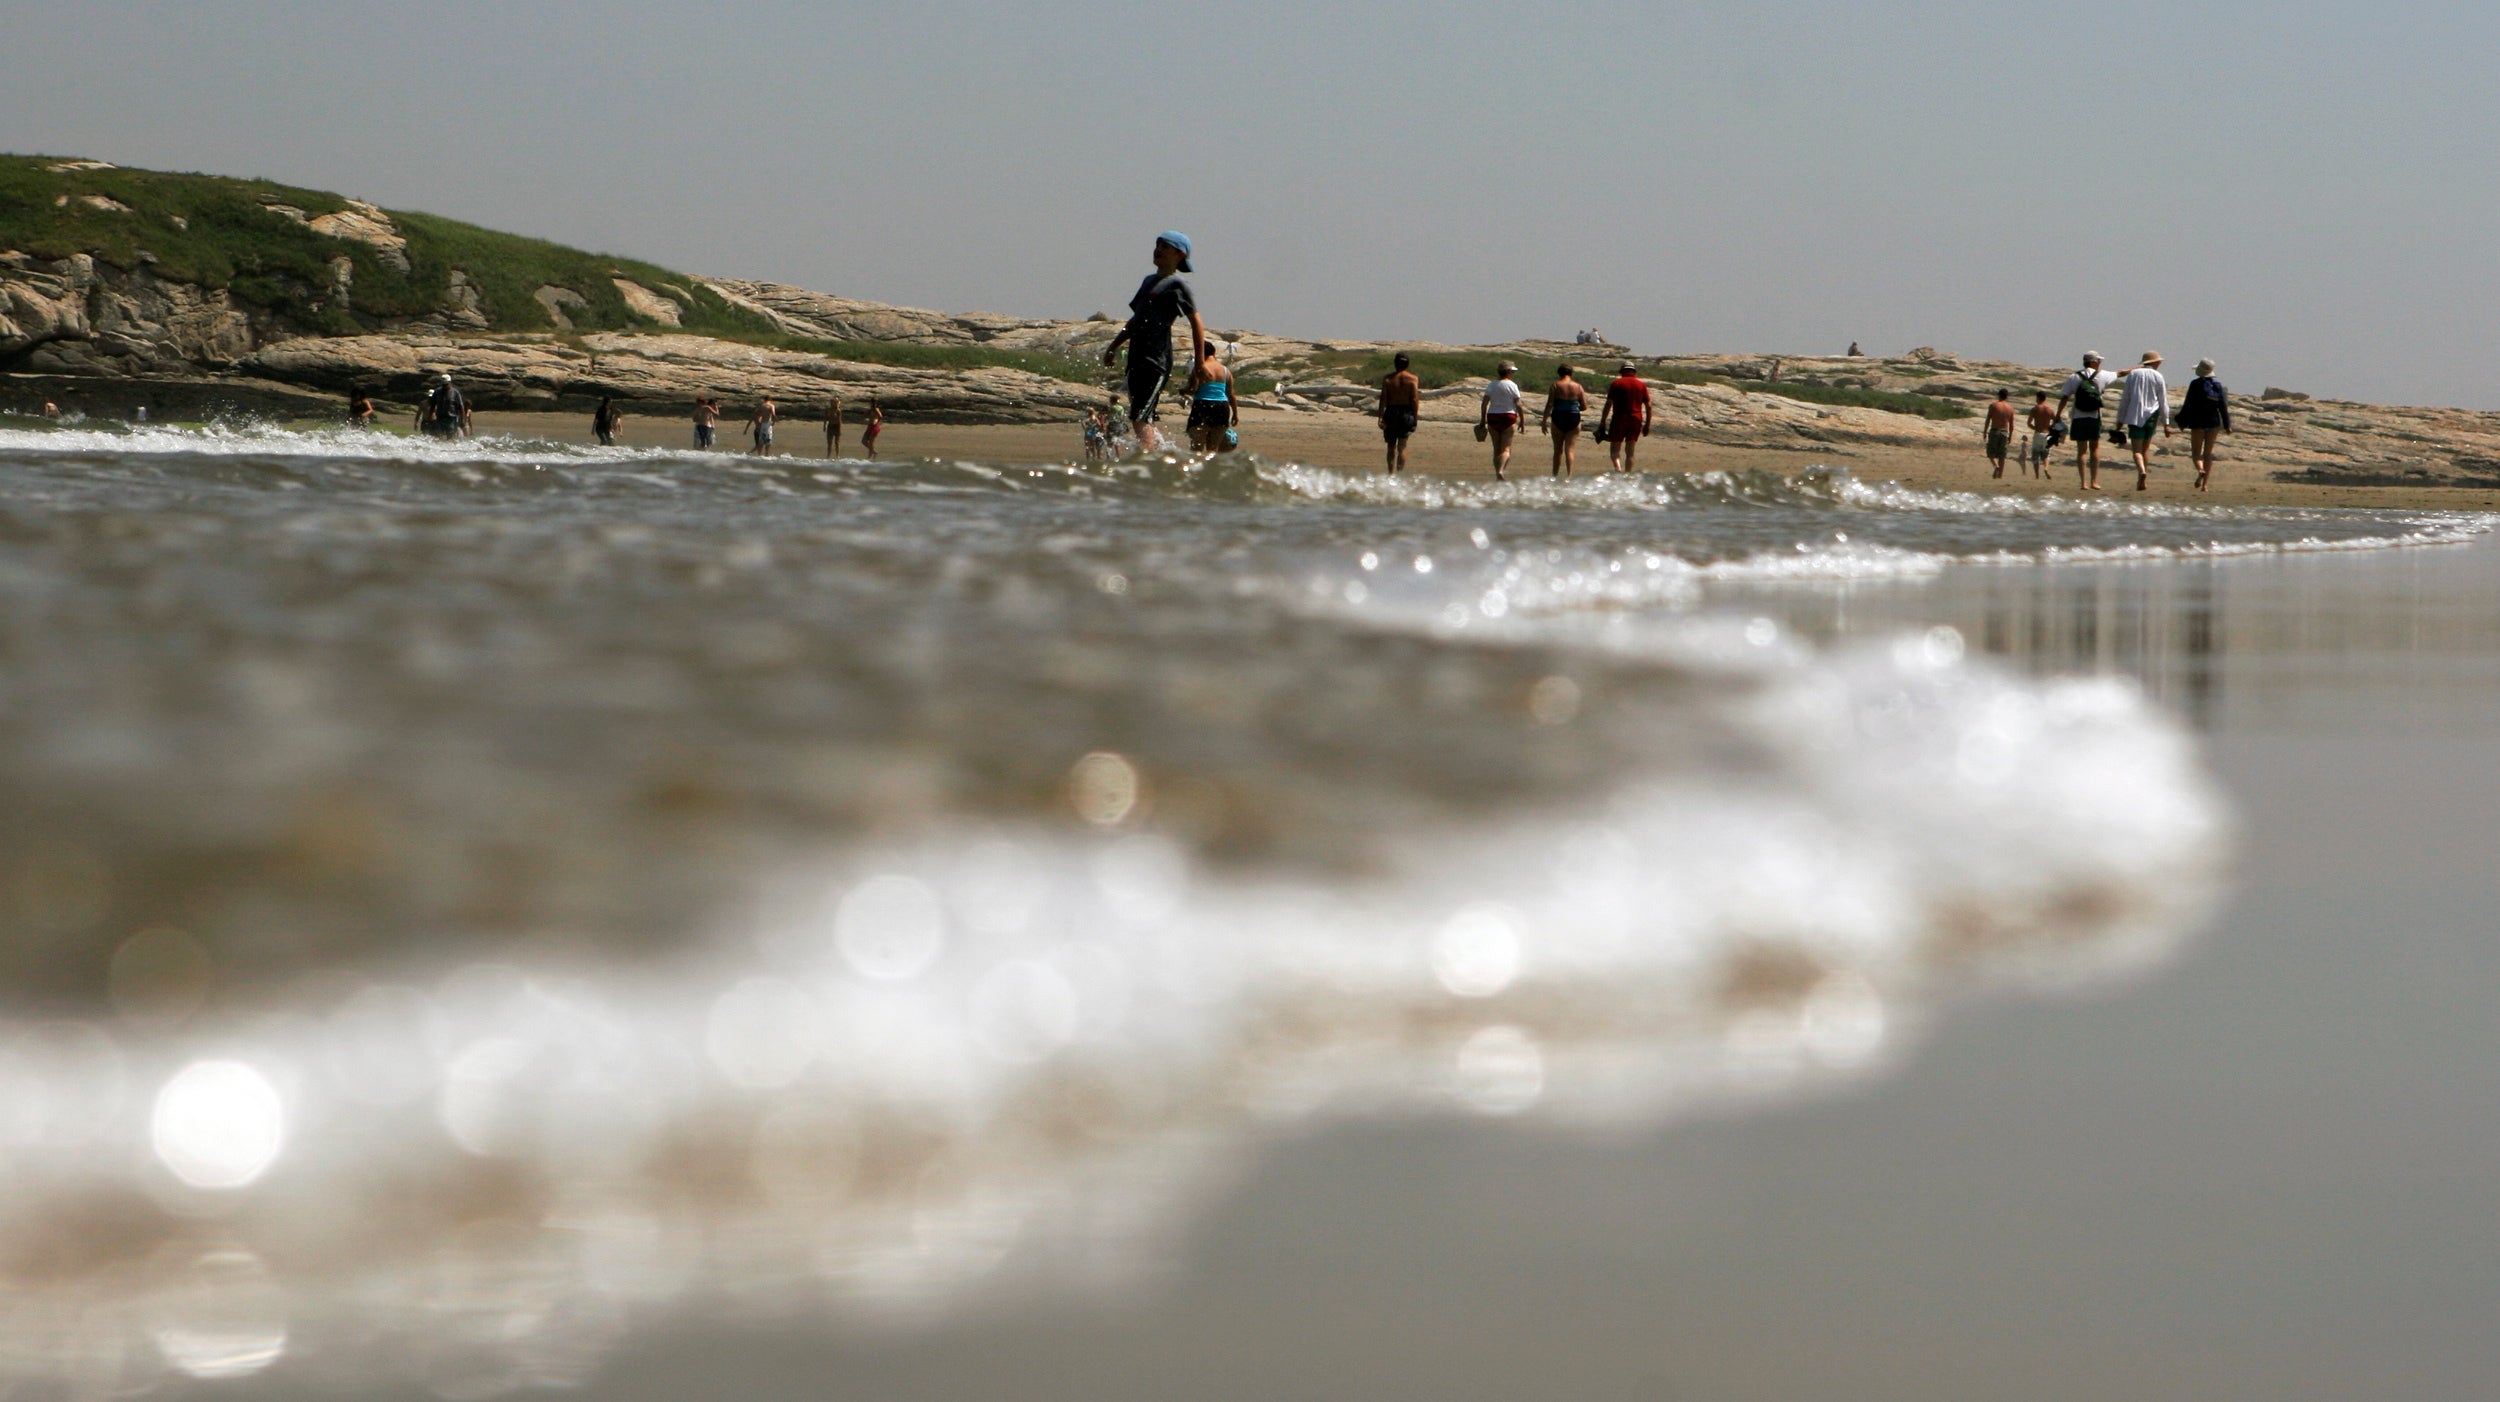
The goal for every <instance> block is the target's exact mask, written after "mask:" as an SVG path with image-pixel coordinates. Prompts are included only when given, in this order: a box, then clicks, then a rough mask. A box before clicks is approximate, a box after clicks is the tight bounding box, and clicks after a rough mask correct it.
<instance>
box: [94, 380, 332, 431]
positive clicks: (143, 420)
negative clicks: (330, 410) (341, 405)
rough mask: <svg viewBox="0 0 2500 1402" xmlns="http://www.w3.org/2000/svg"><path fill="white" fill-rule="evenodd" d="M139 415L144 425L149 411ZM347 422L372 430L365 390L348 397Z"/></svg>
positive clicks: (142, 411) (141, 411)
mask: <svg viewBox="0 0 2500 1402" xmlns="http://www.w3.org/2000/svg"><path fill="white" fill-rule="evenodd" d="M139 413H140V415H141V419H140V421H141V422H143V423H144V422H146V414H147V410H146V409H145V408H142V409H141V410H140V411H139ZM347 422H348V425H349V426H350V427H352V428H371V427H373V398H372V396H370V395H368V394H366V393H365V392H364V391H363V390H361V389H360V390H358V391H356V392H355V393H354V394H353V395H350V396H349V397H348V400H347Z"/></svg>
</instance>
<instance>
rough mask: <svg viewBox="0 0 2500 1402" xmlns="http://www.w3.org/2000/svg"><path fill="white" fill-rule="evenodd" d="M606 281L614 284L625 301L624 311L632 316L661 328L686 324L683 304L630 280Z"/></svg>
mask: <svg viewBox="0 0 2500 1402" xmlns="http://www.w3.org/2000/svg"><path fill="white" fill-rule="evenodd" d="M608 280H609V281H610V282H613V283H615V284H616V290H617V292H618V293H619V294H620V295H621V296H623V297H624V299H625V309H626V310H627V311H629V312H632V313H633V314H634V315H636V316H638V317H641V318H642V319H643V320H645V321H656V322H658V323H660V324H661V325H662V326H683V325H685V324H686V309H685V307H684V305H683V304H681V303H677V302H672V301H670V300H669V299H668V298H666V297H663V296H661V295H660V294H659V293H657V292H654V291H652V290H651V289H650V288H648V287H645V286H643V285H642V284H641V283H639V282H636V281H634V280H633V279H632V278H624V277H620V278H610V279H608ZM686 300H687V301H689V302H691V301H693V300H694V299H693V298H691V297H689V298H687V299H686Z"/></svg>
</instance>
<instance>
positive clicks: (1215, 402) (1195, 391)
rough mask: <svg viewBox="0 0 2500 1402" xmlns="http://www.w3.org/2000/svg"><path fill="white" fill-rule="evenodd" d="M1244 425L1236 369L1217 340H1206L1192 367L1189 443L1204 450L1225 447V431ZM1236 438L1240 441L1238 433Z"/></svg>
mask: <svg viewBox="0 0 2500 1402" xmlns="http://www.w3.org/2000/svg"><path fill="white" fill-rule="evenodd" d="M1240 426H1241V406H1240V405H1239V404H1237V403H1235V402H1233V372H1232V371H1231V370H1228V369H1226V368H1225V366H1224V361H1223V359H1222V358H1221V357H1220V356H1218V355H1217V354H1216V353H1215V343H1214V342H1213V341H1207V342H1202V343H1201V344H1200V345H1199V347H1198V358H1197V361H1196V363H1195V364H1193V365H1192V366H1191V367H1190V371H1189V446H1191V447H1193V448H1195V449H1197V450H1198V451H1199V452H1202V453H1220V452H1222V451H1224V435H1225V433H1226V432H1227V431H1229V430H1236V429H1238V428H1239V427H1240ZM1235 441H1236V442H1238V441H1239V436H1238V434H1236V435H1235Z"/></svg>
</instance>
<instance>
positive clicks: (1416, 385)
mask: <svg viewBox="0 0 2500 1402" xmlns="http://www.w3.org/2000/svg"><path fill="white" fill-rule="evenodd" d="M1412 363H1413V361H1412V359H1411V358H1410V357H1409V356H1408V355H1407V353H1406V352H1404V351H1399V352H1398V354H1397V359H1395V360H1393V361H1391V362H1390V370H1389V373H1388V374H1387V375H1386V376H1385V377H1383V378H1382V380H1381V381H1380V436H1381V438H1382V439H1383V440H1384V441H1385V442H1387V444H1388V445H1389V446H1388V452H1389V475H1390V476H1392V477H1394V476H1396V475H1397V474H1399V473H1401V472H1404V471H1405V470H1406V445H1407V444H1408V443H1409V442H1411V441H1413V439H1414V437H1415V425H1416V424H1417V423H1418V422H1419V421H1420V419H1421V416H1422V414H1423V407H1424V382H1423V381H1421V380H1419V379H1417V378H1415V372H1414V371H1413V370H1411V369H1408V368H1407V367H1408V366H1409V365H1410V364H1412Z"/></svg>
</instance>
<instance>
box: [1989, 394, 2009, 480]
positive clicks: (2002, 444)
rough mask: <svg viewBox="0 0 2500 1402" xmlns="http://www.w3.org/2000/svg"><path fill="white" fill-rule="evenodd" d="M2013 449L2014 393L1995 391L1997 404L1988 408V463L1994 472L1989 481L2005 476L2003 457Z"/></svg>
mask: <svg viewBox="0 0 2500 1402" xmlns="http://www.w3.org/2000/svg"><path fill="white" fill-rule="evenodd" d="M2013 447H2014V391H2012V390H2010V389H2001V390H1998V391H1997V402H1996V403H1994V404H1991V405H1989V406H1988V461H1989V462H1990V463H1991V464H1992V465H1993V467H1994V470H1993V471H1991V472H1990V473H1989V474H1988V476H1989V477H1990V478H1991V479H1995V478H1999V477H2003V476H2004V475H2005V455H2006V454H2007V453H2009V452H2011V451H2012V450H2013Z"/></svg>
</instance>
